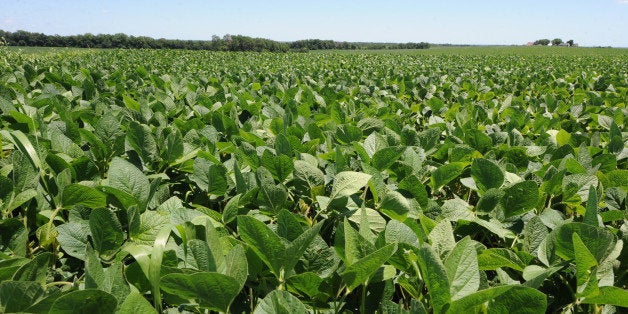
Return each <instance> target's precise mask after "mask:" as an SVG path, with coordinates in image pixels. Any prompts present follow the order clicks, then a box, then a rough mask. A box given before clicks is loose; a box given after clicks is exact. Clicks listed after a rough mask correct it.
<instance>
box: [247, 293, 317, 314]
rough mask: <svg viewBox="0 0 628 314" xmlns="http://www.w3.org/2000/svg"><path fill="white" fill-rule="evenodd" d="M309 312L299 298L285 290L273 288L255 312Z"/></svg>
mask: <svg viewBox="0 0 628 314" xmlns="http://www.w3.org/2000/svg"><path fill="white" fill-rule="evenodd" d="M292 313H307V309H306V307H305V305H303V303H301V301H299V299H297V298H296V297H295V296H293V295H292V294H290V292H288V291H284V290H273V291H271V292H270V293H269V294H267V295H266V296H265V297H264V299H262V300H261V301H260V302H259V303H258V304H257V306H256V307H255V310H254V311H253V314H292Z"/></svg>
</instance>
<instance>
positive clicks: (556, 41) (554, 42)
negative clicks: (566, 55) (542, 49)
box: [552, 38, 563, 46]
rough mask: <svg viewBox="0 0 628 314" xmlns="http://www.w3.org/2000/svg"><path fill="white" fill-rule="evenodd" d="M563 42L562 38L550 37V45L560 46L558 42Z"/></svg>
mask: <svg viewBox="0 0 628 314" xmlns="http://www.w3.org/2000/svg"><path fill="white" fill-rule="evenodd" d="M562 43H563V40H562V39H560V38H554V39H552V46H560V44H562Z"/></svg>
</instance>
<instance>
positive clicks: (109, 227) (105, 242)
mask: <svg viewBox="0 0 628 314" xmlns="http://www.w3.org/2000/svg"><path fill="white" fill-rule="evenodd" d="M89 229H90V231H91V235H92V240H93V242H94V249H95V250H96V251H98V252H99V253H100V255H101V256H110V255H112V254H114V253H115V252H116V251H118V250H119V249H120V246H121V245H122V243H124V240H125V235H124V230H122V225H121V224H120V221H119V220H118V218H117V217H116V215H115V214H114V213H113V212H112V211H111V210H110V209H108V208H103V207H100V208H96V209H94V210H92V213H91V214H90V215H89Z"/></svg>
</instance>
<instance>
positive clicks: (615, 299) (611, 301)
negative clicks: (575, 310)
mask: <svg viewBox="0 0 628 314" xmlns="http://www.w3.org/2000/svg"><path fill="white" fill-rule="evenodd" d="M580 303H584V304H608V305H613V306H620V307H624V308H628V290H626V289H622V288H619V287H612V286H607V287H600V292H599V294H597V295H593V296H589V297H585V298H583V299H582V300H580Z"/></svg>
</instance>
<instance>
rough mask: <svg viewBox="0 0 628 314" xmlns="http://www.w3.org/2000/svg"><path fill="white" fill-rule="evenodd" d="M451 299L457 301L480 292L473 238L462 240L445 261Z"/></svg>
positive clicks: (478, 270)
mask: <svg viewBox="0 0 628 314" xmlns="http://www.w3.org/2000/svg"><path fill="white" fill-rule="evenodd" d="M445 269H446V270H447V275H448V277H449V284H450V291H451V299H452V300H457V299H460V298H462V297H464V296H467V295H469V294H471V293H473V292H475V291H477V290H478V288H479V287H480V269H479V266H478V255H477V252H476V249H475V245H474V244H473V242H472V240H471V238H469V237H465V238H464V239H462V240H460V241H459V242H458V243H457V244H456V246H455V247H454V249H453V250H452V251H451V252H450V253H449V255H448V256H447V258H446V259H445Z"/></svg>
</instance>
